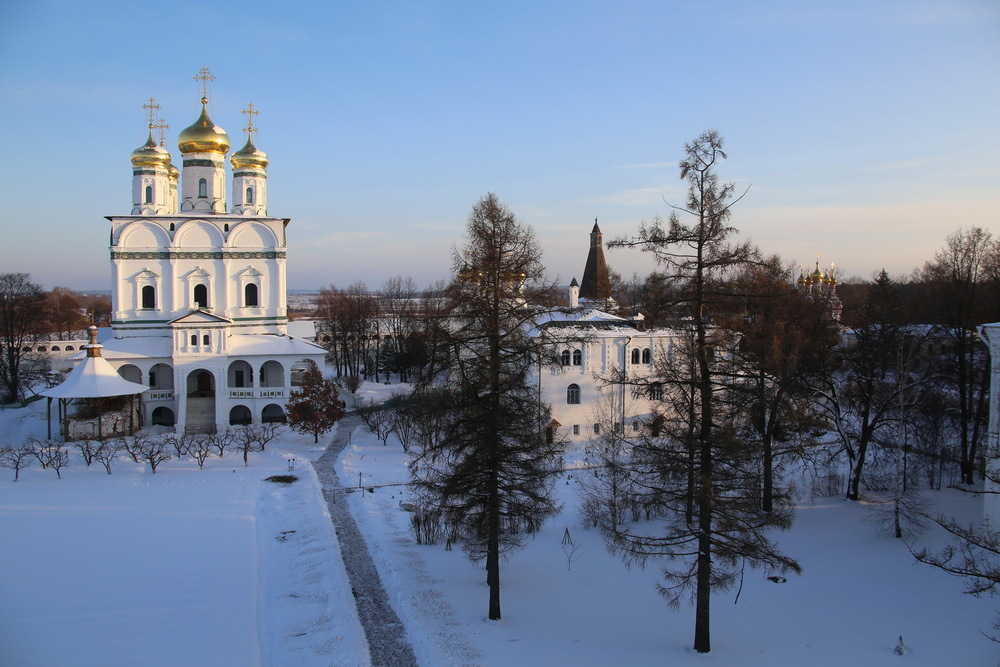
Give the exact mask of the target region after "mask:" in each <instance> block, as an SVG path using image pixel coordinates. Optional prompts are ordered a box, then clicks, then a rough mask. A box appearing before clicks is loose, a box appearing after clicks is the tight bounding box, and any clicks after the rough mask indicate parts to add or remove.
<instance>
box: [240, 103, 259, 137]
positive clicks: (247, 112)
mask: <svg viewBox="0 0 1000 667" xmlns="http://www.w3.org/2000/svg"><path fill="white" fill-rule="evenodd" d="M240 113H241V114H243V115H244V116H246V117H247V124H246V127H244V128H243V132H245V133H246V135H247V141H253V138H254V133H255V132H256V131H257V125H256V123H254V116H259V115H260V112H259V111H257V109H255V108H254V106H253V102H247V108H246V109H243V110H242V111H240Z"/></svg>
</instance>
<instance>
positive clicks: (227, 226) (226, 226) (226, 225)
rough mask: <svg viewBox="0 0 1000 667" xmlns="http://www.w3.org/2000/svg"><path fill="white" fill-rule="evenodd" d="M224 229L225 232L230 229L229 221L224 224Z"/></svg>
mask: <svg viewBox="0 0 1000 667" xmlns="http://www.w3.org/2000/svg"><path fill="white" fill-rule="evenodd" d="M222 231H224V232H228V231H229V223H228V222H227V223H226V224H224V225H222Z"/></svg>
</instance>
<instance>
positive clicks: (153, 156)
mask: <svg viewBox="0 0 1000 667" xmlns="http://www.w3.org/2000/svg"><path fill="white" fill-rule="evenodd" d="M169 164H170V153H168V152H167V149H165V148H164V147H163V146H160V145H159V144H157V143H156V141H154V140H153V129H152V128H150V130H149V139H148V140H147V141H146V143H144V144H143V145H142V146H140V147H139V148H136V149H135V150H134V151H132V165H133V166H136V167H162V168H164V169H166V168H167V166H168V165H169Z"/></svg>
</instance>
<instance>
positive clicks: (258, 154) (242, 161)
mask: <svg viewBox="0 0 1000 667" xmlns="http://www.w3.org/2000/svg"><path fill="white" fill-rule="evenodd" d="M229 161H230V162H231V163H232V165H233V169H240V168H243V167H250V168H253V169H267V164H268V162H267V153H265V152H264V151H262V150H260V149H259V148H257V147H256V146H254V145H253V139H251V138H250V137H247V143H246V145H245V146H243V148H241V149H239V150H238V151H236V152H235V153H233V156H232V157H231V158H229Z"/></svg>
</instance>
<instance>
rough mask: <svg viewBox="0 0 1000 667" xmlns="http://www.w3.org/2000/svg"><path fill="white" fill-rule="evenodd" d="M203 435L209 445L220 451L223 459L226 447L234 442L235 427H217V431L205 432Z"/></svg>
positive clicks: (220, 456)
mask: <svg viewBox="0 0 1000 667" xmlns="http://www.w3.org/2000/svg"><path fill="white" fill-rule="evenodd" d="M201 437H202V438H204V440H205V443H206V444H207V446H209V447H211V448H213V449H215V451H216V452H218V453H219V458H220V459H221V458H222V457H223V456H225V455H226V449H227V448H228V447H229V446H230V445H231V444H233V429H232V428H220V429H216V430H215V433H204V434H202V435H201Z"/></svg>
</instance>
